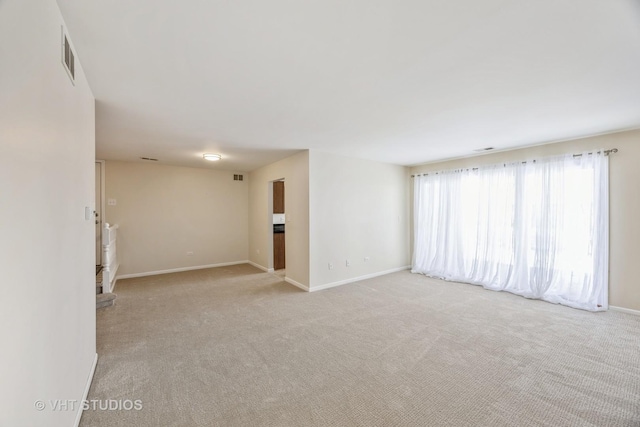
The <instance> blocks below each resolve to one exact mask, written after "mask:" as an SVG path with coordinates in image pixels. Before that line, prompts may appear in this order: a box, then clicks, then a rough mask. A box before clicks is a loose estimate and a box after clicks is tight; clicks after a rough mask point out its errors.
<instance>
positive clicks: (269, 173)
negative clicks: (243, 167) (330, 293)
mask: <svg viewBox="0 0 640 427" xmlns="http://www.w3.org/2000/svg"><path fill="white" fill-rule="evenodd" d="M282 178H284V180H285V198H284V203H285V208H284V211H285V212H286V225H285V257H286V276H287V278H289V279H290V280H293V281H295V282H297V283H299V284H302V285H303V286H308V285H309V152H308V151H304V152H301V153H298V154H296V155H293V156H291V157H287V158H286V159H283V160H280V161H279V162H276V163H272V164H270V165H267V166H265V167H262V168H260V169H257V170H255V171H253V172H251V174H250V180H249V260H250V261H251V262H253V263H255V264H257V265H259V266H261V267H262V268H265V269H268V268H272V267H273V255H272V246H273V240H272V239H273V235H272V227H273V226H272V212H273V211H272V210H271V211H270V210H269V208H270V207H271V206H272V201H270V197H271V193H270V191H269V188H270V185H271V182H273V181H275V180H278V179H282Z"/></svg>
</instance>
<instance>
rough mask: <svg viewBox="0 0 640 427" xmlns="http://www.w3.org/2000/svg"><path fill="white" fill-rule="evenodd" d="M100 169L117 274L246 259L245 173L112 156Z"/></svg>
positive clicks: (246, 187) (246, 214)
mask: <svg viewBox="0 0 640 427" xmlns="http://www.w3.org/2000/svg"><path fill="white" fill-rule="evenodd" d="M105 169H106V179H105V181H106V189H105V191H106V199H107V200H108V199H115V200H116V205H115V206H109V205H108V203H107V206H106V215H105V218H106V221H107V222H108V223H110V224H118V226H119V229H118V242H117V245H118V253H119V255H118V259H119V260H120V269H119V270H118V276H122V275H131V274H143V273H149V272H158V271H164V270H172V269H180V268H188V267H196V266H205V265H212V264H222V263H229V262H238V261H246V260H247V248H248V233H247V226H248V214H249V212H248V188H249V184H248V182H247V181H246V179H247V178H248V177H247V174H245V175H244V177H245V181H234V180H233V172H227V171H216V170H210V169H196V168H186V167H177V166H166V165H162V164H145V163H134V162H116V161H107V162H106V168H105ZM187 252H193V255H187Z"/></svg>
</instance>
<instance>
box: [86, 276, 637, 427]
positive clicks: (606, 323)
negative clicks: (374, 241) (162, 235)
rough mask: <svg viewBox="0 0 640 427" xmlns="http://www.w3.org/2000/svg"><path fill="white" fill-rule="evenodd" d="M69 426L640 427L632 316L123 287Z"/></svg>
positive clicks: (517, 303)
mask: <svg viewBox="0 0 640 427" xmlns="http://www.w3.org/2000/svg"><path fill="white" fill-rule="evenodd" d="M116 292H117V293H118V299H117V302H116V305H115V306H113V307H109V308H106V309H102V310H100V311H98V318H97V321H98V353H99V362H98V366H97V369H96V373H95V378H94V381H93V385H92V387H91V390H90V393H89V399H130V400H136V399H139V400H141V401H142V404H143V409H142V410H141V411H135V410H132V411H99V410H97V411H92V410H90V411H85V413H84V415H83V418H82V423H81V425H82V426H85V427H87V426H296V427H299V426H640V317H635V316H631V315H626V314H621V313H615V312H608V313H589V312H585V311H580V310H575V309H571V308H567V307H562V306H556V305H553V304H550V303H546V302H541V301H531V300H527V299H525V298H522V297H518V296H515V295H511V294H508V293H500V292H492V291H487V290H484V289H481V288H479V287H476V286H472V285H465V284H458V283H446V282H441V281H437V280H433V279H429V278H427V277H425V276H420V275H412V274H410V273H409V272H401V273H396V274H391V275H388V276H383V277H379V278H376V279H370V280H366V281H362V282H359V283H353V284H349V285H345V286H341V287H338V288H333V289H328V290H324V291H321V292H316V293H311V294H309V293H305V292H303V291H300V290H299V289H297V288H295V287H293V286H291V285H289V284H286V283H284V282H282V279H281V278H280V277H278V276H276V275H270V274H266V273H263V272H261V271H259V270H258V269H255V268H253V267H251V266H248V265H239V266H233V267H224V268H217V269H209V270H200V271H193V272H185V273H177V274H169V275H164V276H153V277H146V278H138V279H129V280H121V281H118V283H117V289H116Z"/></svg>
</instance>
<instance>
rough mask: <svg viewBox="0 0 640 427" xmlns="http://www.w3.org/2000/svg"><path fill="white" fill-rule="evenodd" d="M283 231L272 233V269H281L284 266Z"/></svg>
mask: <svg viewBox="0 0 640 427" xmlns="http://www.w3.org/2000/svg"><path fill="white" fill-rule="evenodd" d="M284 253H285V252H284V233H274V234H273V269H274V270H282V269H283V268H284V266H285V260H284Z"/></svg>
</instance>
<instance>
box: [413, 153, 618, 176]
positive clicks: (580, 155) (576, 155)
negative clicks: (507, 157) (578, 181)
mask: <svg viewBox="0 0 640 427" xmlns="http://www.w3.org/2000/svg"><path fill="white" fill-rule="evenodd" d="M617 152H618V149H617V148H612V149H610V150H604V151H594V152H591V153H587V155H589V156H590V155H591V154H593V153H596V154H600V153H604V155H605V156H608V155H610V154H615V153H617ZM582 155H583V153H580V154H574V155H573V157H582ZM535 162H536V161H535V160H533V163H535ZM526 163H527V162H522V164H523V165H524V164H526ZM469 169H471V170H474V171H477V170H478V168H466V169H464V168H463V169H460V170H469ZM453 170H455V169H453ZM431 173H435V174H436V175H437V174H438V173H439V172H431ZM422 175H429V174H428V173H419V174H417V175H411V178H415V177H416V176H422Z"/></svg>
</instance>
